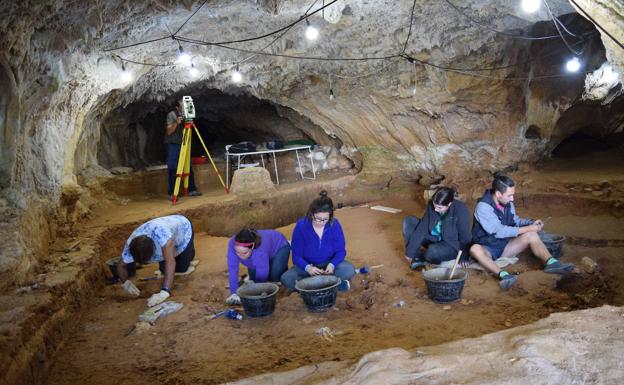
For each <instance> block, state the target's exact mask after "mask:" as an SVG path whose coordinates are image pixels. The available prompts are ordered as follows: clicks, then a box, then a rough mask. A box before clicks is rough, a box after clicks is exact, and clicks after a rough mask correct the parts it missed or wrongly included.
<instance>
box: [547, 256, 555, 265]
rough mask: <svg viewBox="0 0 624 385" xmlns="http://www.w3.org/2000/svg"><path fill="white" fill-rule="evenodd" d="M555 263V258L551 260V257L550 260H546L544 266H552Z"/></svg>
mask: <svg viewBox="0 0 624 385" xmlns="http://www.w3.org/2000/svg"><path fill="white" fill-rule="evenodd" d="M555 262H557V260H556V259H555V258H553V257H550V258H549V259H548V261H546V265H547V266H548V265H552V264H553V263H555Z"/></svg>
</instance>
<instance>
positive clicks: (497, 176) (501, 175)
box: [494, 171, 505, 179]
mask: <svg viewBox="0 0 624 385" xmlns="http://www.w3.org/2000/svg"><path fill="white" fill-rule="evenodd" d="M503 176H505V174H503V173H502V172H500V171H496V172H495V173H494V178H495V179H499V178H500V177H503Z"/></svg>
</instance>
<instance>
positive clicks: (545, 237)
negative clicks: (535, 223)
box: [539, 232, 566, 258]
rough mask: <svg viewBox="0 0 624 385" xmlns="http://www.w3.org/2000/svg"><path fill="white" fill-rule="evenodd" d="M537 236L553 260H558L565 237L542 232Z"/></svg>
mask: <svg viewBox="0 0 624 385" xmlns="http://www.w3.org/2000/svg"><path fill="white" fill-rule="evenodd" d="M539 236H540V239H541V240H542V242H544V246H546V248H547V249H548V251H549V252H550V254H551V255H552V256H553V257H554V258H559V257H560V256H561V250H562V248H563V242H565V239H566V237H565V236H564V235H561V234H555V233H544V232H541V233H539Z"/></svg>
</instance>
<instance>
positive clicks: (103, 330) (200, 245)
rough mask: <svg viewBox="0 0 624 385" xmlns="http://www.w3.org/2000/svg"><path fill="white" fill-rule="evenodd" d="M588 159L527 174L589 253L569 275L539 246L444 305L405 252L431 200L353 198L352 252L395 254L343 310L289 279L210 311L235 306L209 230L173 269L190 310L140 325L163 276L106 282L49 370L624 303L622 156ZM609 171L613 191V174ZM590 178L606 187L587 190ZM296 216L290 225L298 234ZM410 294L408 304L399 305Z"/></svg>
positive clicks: (358, 348) (257, 356) (198, 356)
mask: <svg viewBox="0 0 624 385" xmlns="http://www.w3.org/2000/svg"><path fill="white" fill-rule="evenodd" d="M588 159H589V158H588ZM578 163H579V169H577V171H574V169H570V167H576V166H574V164H573V163H569V160H567V159H566V161H565V162H563V161H562V162H560V163H557V161H554V162H551V163H549V164H548V166H547V167H545V168H544V170H542V171H541V172H539V173H537V172H535V171H534V170H529V171H524V172H520V173H519V174H518V175H515V177H516V180H517V181H518V182H519V185H518V187H519V188H518V190H522V189H524V190H526V191H533V192H536V193H541V192H544V191H551V190H549V189H552V188H556V189H555V190H552V191H553V192H552V196H551V198H550V199H542V198H540V199H537V198H531V195H526V198H527V199H528V202H529V203H530V205H529V204H527V203H526V202H524V201H522V200H517V202H516V204H517V206H518V211H519V213H520V215H521V216H525V217H534V218H537V217H540V218H542V219H545V220H546V230H547V231H552V232H559V233H563V234H566V235H567V236H568V237H569V241H568V242H567V244H566V245H565V247H564V252H563V257H562V259H563V260H564V261H572V262H574V263H576V264H577V270H576V272H575V274H573V275H571V276H569V277H566V278H560V277H558V276H553V275H548V274H545V273H543V272H542V271H541V266H540V265H539V263H538V262H537V261H536V259H535V258H533V257H532V256H530V254H528V253H527V254H523V255H521V256H520V261H519V262H518V263H517V264H515V265H514V266H512V267H511V268H510V269H509V270H510V271H513V272H518V273H521V275H520V277H519V283H518V284H517V285H516V286H515V287H514V288H512V289H511V290H510V291H508V292H501V291H500V289H499V288H498V282H497V280H496V279H495V278H493V277H492V276H491V275H489V274H487V273H484V272H479V271H475V270H470V275H469V278H468V280H467V281H466V285H465V289H464V291H463V295H462V300H461V301H460V302H457V303H454V304H451V305H439V304H435V303H433V302H432V301H431V300H430V299H429V298H428V296H427V292H426V287H425V283H424V281H423V279H422V276H421V273H420V272H418V271H410V269H409V268H408V263H407V261H406V260H405V259H404V257H403V240H402V237H401V233H400V229H401V221H402V219H403V217H404V215H406V214H416V215H420V214H421V213H422V206H421V205H420V204H419V203H417V202H415V201H413V200H387V201H382V202H378V203H381V204H383V205H386V206H392V207H396V208H400V209H402V210H403V212H402V213H399V214H390V213H385V212H379V211H374V210H371V209H370V208H368V207H346V208H343V209H341V210H338V211H337V213H336V216H337V217H338V218H339V219H340V221H341V223H342V225H343V228H344V229H345V232H346V239H347V259H349V260H350V261H351V262H353V263H354V264H355V265H356V266H358V267H359V266H361V265H364V264H366V265H369V266H370V265H378V264H383V267H382V268H379V269H377V270H374V271H373V273H372V274H370V275H366V276H364V275H358V276H356V277H355V278H354V279H353V288H352V290H351V291H350V292H348V293H339V295H338V299H337V303H336V306H335V307H334V309H333V310H330V311H328V312H325V313H317V314H314V313H309V312H308V311H307V310H306V308H305V306H304V304H303V302H302V300H301V298H300V297H299V295H298V294H297V293H290V294H288V293H286V291H285V290H283V289H282V290H280V293H279V297H278V302H277V306H276V310H275V312H274V314H273V315H271V316H269V317H266V318H260V319H250V318H247V317H246V318H245V319H243V320H242V321H235V320H230V319H226V318H224V317H220V318H216V319H212V320H211V319H209V318H208V316H209V315H210V314H211V313H212V312H213V311H215V310H221V309H225V308H226V306H225V304H224V300H225V298H226V297H227V295H228V290H227V288H226V285H227V271H226V261H225V250H226V243H227V238H225V237H212V236H209V235H207V234H205V233H198V234H197V235H196V239H195V242H196V244H195V248H196V251H197V255H196V258H197V259H198V260H199V261H200V264H199V265H198V267H197V270H196V271H195V272H194V273H193V274H191V275H190V276H188V277H177V278H176V279H175V284H174V288H173V296H172V297H171V300H174V301H177V302H180V303H182V304H184V307H183V308H182V309H181V310H180V311H179V312H177V313H175V314H171V315H168V316H165V317H163V318H161V319H159V320H158V321H157V322H156V324H155V325H154V326H152V327H151V328H149V329H136V328H135V324H136V323H137V321H138V316H139V314H141V313H142V312H143V311H144V310H145V309H146V298H147V297H148V296H149V295H150V294H151V293H154V292H156V291H157V290H158V289H159V286H160V283H159V281H145V282H143V281H138V285H137V286H138V287H139V288H140V289H141V291H142V293H143V294H142V297H141V298H139V299H130V298H128V297H127V296H126V295H125V294H124V293H123V291H122V290H121V288H120V287H119V285H114V286H104V287H103V288H102V290H101V291H100V292H99V294H98V296H97V297H96V298H93V299H92V301H91V302H92V305H91V306H89V307H87V308H86V310H85V311H84V312H83V315H82V320H81V325H80V327H79V328H78V330H77V331H76V332H75V333H73V334H72V335H68V336H67V338H66V343H65V345H64V346H63V347H62V348H61V349H60V350H59V352H58V353H57V354H56V356H55V362H54V364H53V366H52V369H51V371H50V374H49V376H48V377H47V380H46V381H45V382H44V383H45V384H48V385H53V384H69V383H89V384H95V385H105V384H114V385H118V384H130V385H133V384H145V383H152V384H176V385H182V384H217V383H223V382H227V381H233V380H236V379H241V378H245V377H249V376H252V375H257V374H260V373H266V372H272V371H285V370H290V369H294V368H297V367H300V366H303V365H309V364H315V363H320V362H325V361H346V360H349V361H352V360H356V359H358V358H359V357H361V356H362V355H363V354H365V353H367V352H371V351H375V350H379V349H384V348H391V347H401V348H404V349H407V350H414V349H417V348H418V347H421V346H428V345H437V344H440V343H443V342H448V341H453V340H458V339H462V338H466V337H477V336H481V335H483V334H486V333H491V332H494V331H498V330H502V329H507V328H513V327H516V326H519V325H525V324H528V323H532V322H534V321H536V320H539V319H541V318H544V317H545V316H547V315H548V314H550V313H553V312H561V311H570V310H575V309H581V308H587V307H595V306H600V305H602V304H605V303H608V304H613V305H618V306H622V305H624V280H622V278H621V277H622V276H623V275H624V265H623V264H622V263H621V261H622V258H624V231H622V230H623V229H624V218H623V217H622V216H621V215H617V216H616V215H612V214H613V213H609V210H608V209H601V210H595V209H594V206H595V207H603V206H604V205H603V206H600V204H603V203H604V202H603V201H602V199H603V198H604V199H606V198H607V197H611V199H612V198H613V197H615V196H619V198H618V199H619V200H620V201H621V196H622V193H623V192H624V191H623V190H622V181H623V180H624V170H623V169H622V166H621V164H623V163H619V165H618V162H613V161H612V160H611V162H603V163H601V162H596V163H595V164H596V165H598V166H599V167H598V168H592V167H589V166H588V165H587V163H588V162H583V161H582V160H580V161H578ZM571 164H572V166H570V165H571ZM581 165H582V166H581ZM578 170H582V171H578ZM605 179H606V180H607V183H608V184H609V185H610V186H612V187H613V188H612V189H611V190H608V189H607V187H605V185H604V182H605ZM618 183H619V184H618ZM591 185H595V186H597V187H593V188H591V189H590V191H583V189H586V188H587V187H584V186H591ZM601 186H602V187H601ZM578 188H580V189H581V191H577V189H578ZM479 189H481V187H479ZM557 189H558V190H557ZM601 189H603V190H605V189H607V191H606V192H603V194H604V196H602V194H601V195H600V196H599V195H597V194H593V191H601V192H602V191H603V190H601ZM559 190H561V191H559ZM579 194H584V195H582V197H583V198H582V197H581V196H580V195H579ZM587 197H589V199H593V200H594V201H592V202H594V203H595V204H594V203H592V204H593V206H592V205H587V206H583V205H579V202H582V200H579V199H581V198H582V199H585V198H587ZM468 198H469V199H470V196H469V197H468ZM572 198H575V199H576V200H575V199H572ZM210 199H213V198H210ZM152 203H153V202H152ZM149 204H150V202H130V203H128V205H127V207H117V208H114V207H113V208H107V212H106V213H104V212H101V213H100V214H99V215H98V217H97V218H95V219H94V221H93V223H94V224H95V226H106V225H108V224H111V223H116V222H118V221H119V218H120V217H123V213H124V212H126V213H128V212H130V213H134V214H133V215H136V216H140V213H141V212H142V211H143V208H145V209H146V208H147V207H148V206H149ZM596 205H598V206H596ZM163 207H164V206H163ZM617 207H619V206H617ZM152 210H153V209H152ZM164 211H166V210H163V212H164ZM292 228H293V226H292V225H290V226H286V227H283V228H280V229H279V230H280V231H282V232H284V234H286V235H287V236H288V237H290V235H291V232H292ZM584 257H589V258H591V259H592V260H593V261H595V262H596V263H597V264H598V268H597V269H596V271H594V272H593V273H590V272H588V271H587V270H588V269H587V267H586V265H585V264H584V263H583V262H582V260H583V258H584ZM155 269H156V266H146V267H144V268H143V269H141V270H139V271H138V276H139V277H147V276H152V275H153V273H154V270H155ZM242 273H243V271H242V270H241V272H240V274H242ZM400 301H404V306H398V305H397V304H398V303H399V302H400ZM322 327H327V328H329V329H330V330H331V331H332V332H333V335H334V337H333V338H329V339H326V338H323V337H322V336H320V335H319V334H318V333H317V331H318V330H319V329H320V328H322Z"/></svg>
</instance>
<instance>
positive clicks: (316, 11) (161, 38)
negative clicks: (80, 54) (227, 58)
mask: <svg viewBox="0 0 624 385" xmlns="http://www.w3.org/2000/svg"><path fill="white" fill-rule="evenodd" d="M337 1H338V0H332V1H331V2H329V3H328V4H325V5H323V6H322V7H321V8H319V9H317V10H315V11H314V12H312V13H310V14H308V15H307V16H306V17H303V16H302V17H300V18H299V19H297V20H295V21H294V22H292V23H290V24H288V25H286V26H284V27H282V28H279V29H277V30H275V31H272V32H269V33H265V34H264V35H260V36H255V37H249V38H245V39H238V40H229V41H221V42H203V43H204V45H215V46H218V45H224V44H235V43H244V42H248V41H253V40H260V39H264V38H266V37H269V36H272V35H277V34H278V33H280V32H282V31H284V30H288V29H290V28H291V27H293V26H295V25H296V24H299V23H301V22H302V21H304V20H305V19H307V18H308V17H309V16H312V15H314V14H316V13H318V12H320V11H322V10H323V9H325V8H327V7H329V6H330V5H332V4H334V3H335V2H337ZM168 38H171V39H174V40H178V39H179V38H180V37H179V36H177V35H176V34H174V35H172V36H167V37H160V38H156V39H151V40H146V41H142V42H138V43H133V44H128V45H125V46H120V47H114V48H107V49H104V50H103V51H104V52H110V51H115V50H119V49H123V48H130V47H136V46H139V45H144V44H148V43H153V42H155V41H159V40H164V39H168Z"/></svg>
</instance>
